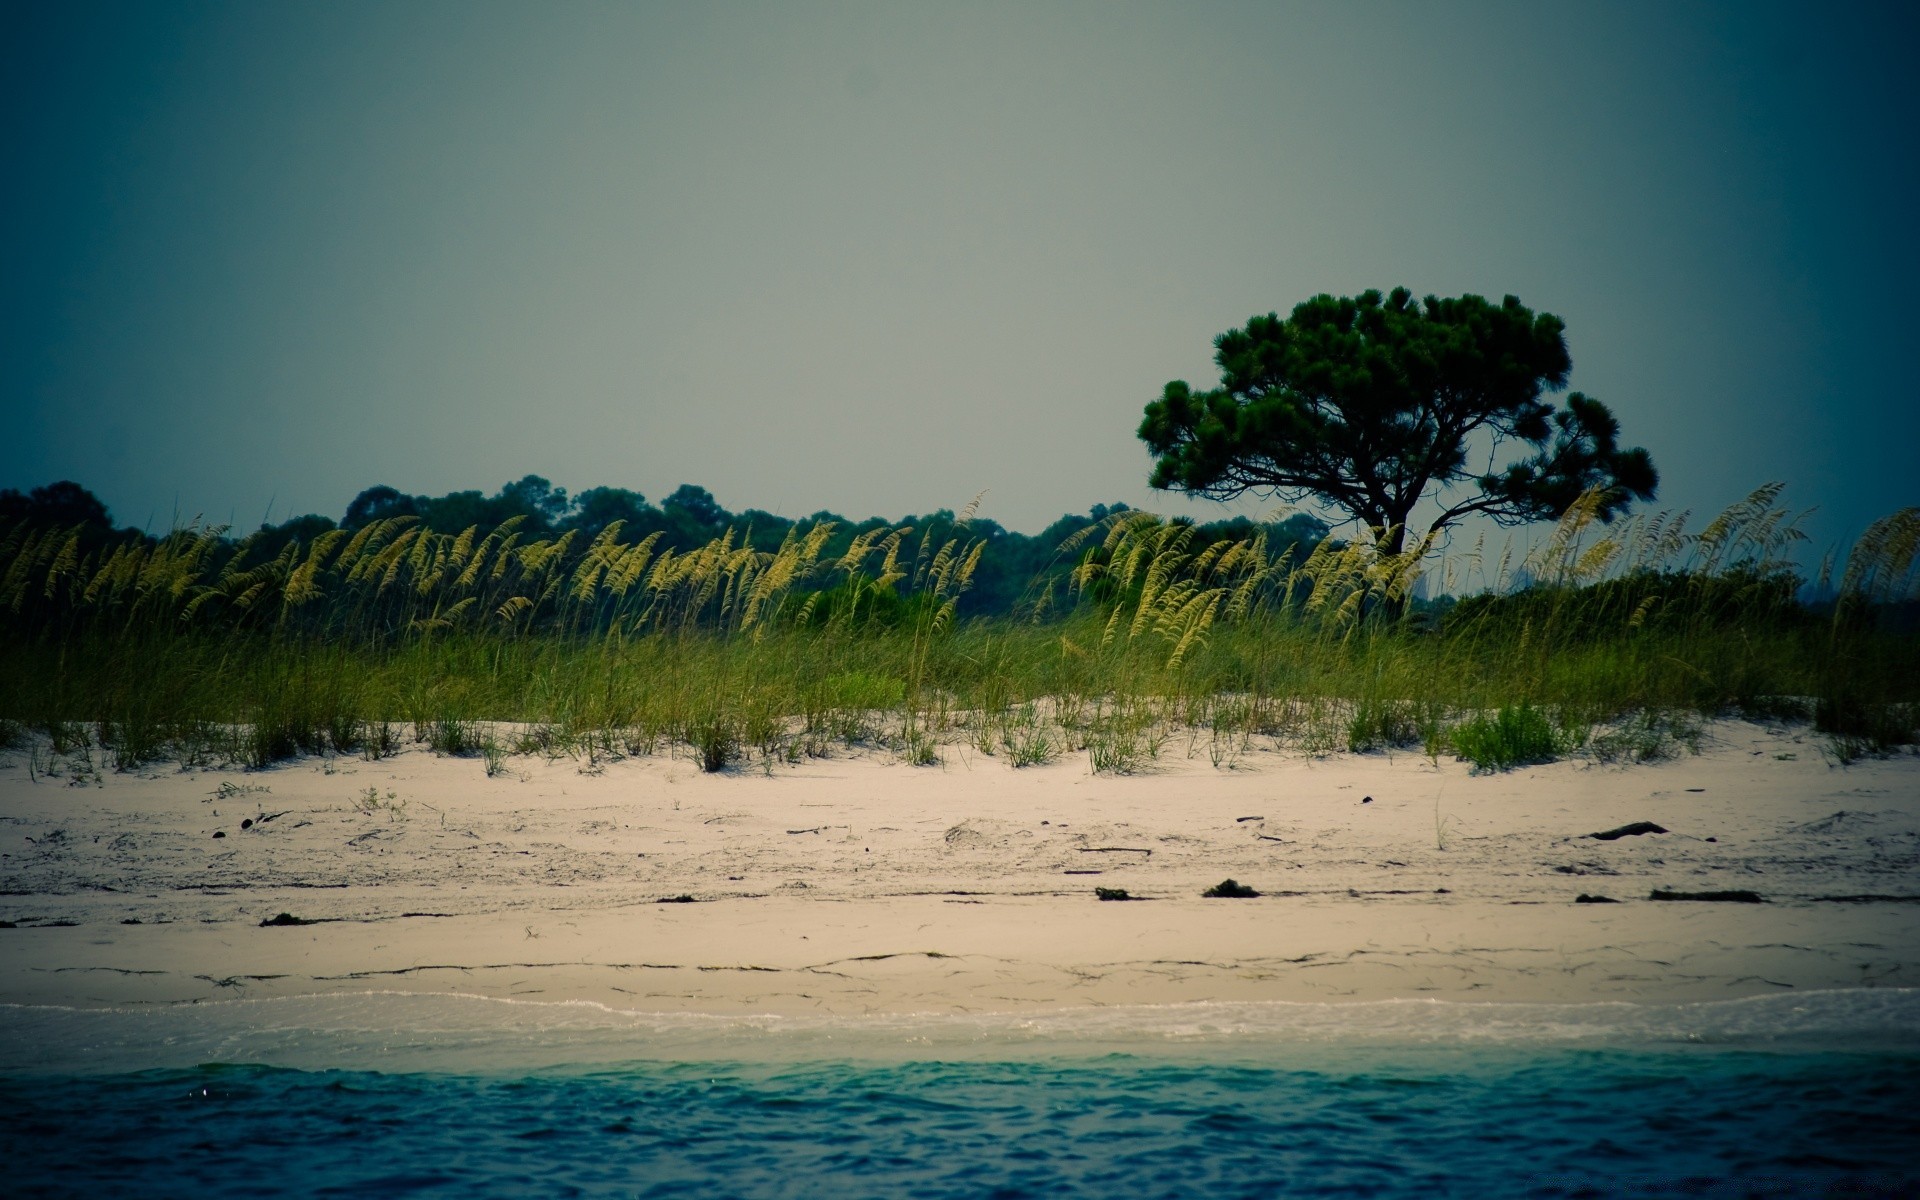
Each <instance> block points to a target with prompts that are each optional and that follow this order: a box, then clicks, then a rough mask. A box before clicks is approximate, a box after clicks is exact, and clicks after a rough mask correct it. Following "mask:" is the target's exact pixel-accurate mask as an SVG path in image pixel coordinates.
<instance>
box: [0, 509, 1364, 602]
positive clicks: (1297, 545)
mask: <svg viewBox="0 0 1920 1200" xmlns="http://www.w3.org/2000/svg"><path fill="white" fill-rule="evenodd" d="M1127 511H1129V510H1128V508H1127V506H1126V505H1124V504H1111V505H1109V504H1096V505H1094V506H1093V507H1092V508H1091V509H1089V510H1088V511H1087V512H1085V513H1082V514H1073V513H1069V514H1066V515H1064V516H1062V517H1061V518H1060V519H1059V520H1057V521H1055V522H1053V523H1052V524H1051V525H1049V526H1047V527H1046V528H1045V529H1043V530H1041V531H1040V532H1039V533H1037V534H1032V535H1029V534H1023V533H1019V532H1017V531H1014V530H1009V529H1007V528H1005V527H1004V526H1002V525H1000V524H999V523H998V522H995V521H992V520H988V519H986V518H983V517H977V516H976V517H973V518H972V519H970V520H968V521H967V522H966V523H965V528H964V529H963V530H956V528H955V526H956V515H955V513H954V512H953V510H951V509H937V510H935V511H933V512H930V513H925V514H909V515H905V516H902V517H899V518H896V519H889V518H884V517H877V516H874V517H867V518H865V519H862V520H853V519H850V518H847V517H844V516H842V515H840V514H838V513H832V512H827V511H821V512H816V513H814V514H812V515H810V516H806V517H801V518H798V519H794V518H788V517H783V516H780V515H778V514H775V513H770V512H766V511H764V510H762V509H754V508H749V509H744V510H741V511H739V512H732V511H729V510H728V509H726V508H725V507H723V506H722V505H721V504H720V503H719V502H718V501H717V500H715V498H714V497H713V494H712V493H711V492H709V491H708V490H707V489H706V488H703V487H698V486H696V485H694V484H682V485H681V486H680V487H679V488H677V489H675V490H674V491H673V492H672V493H670V494H669V495H667V496H666V497H665V498H664V499H662V500H660V501H659V502H658V503H657V504H656V503H653V502H651V501H649V500H648V499H647V497H646V496H644V495H642V494H641V493H639V492H636V491H632V490H630V489H627V488H617V487H595V488H588V489H586V490H585V491H582V492H580V493H579V494H578V495H575V496H569V495H568V493H567V490H566V489H565V488H561V487H556V486H554V485H553V484H552V483H551V482H550V481H549V480H547V479H545V478H542V477H541V476H538V475H527V476H524V477H522V478H521V479H518V480H516V481H513V482H510V483H507V484H504V485H502V486H501V488H500V489H499V490H498V491H496V492H494V493H492V494H491V495H489V494H487V493H484V492H482V491H479V490H478V489H473V490H467V491H458V492H449V493H447V494H445V495H442V496H428V495H414V494H409V493H406V492H402V491H400V490H399V489H397V488H393V487H390V486H386V485H380V486H376V487H370V488H367V489H365V490H364V491H362V492H360V494H358V495H357V496H355V497H354V498H353V500H352V501H351V502H350V503H349V504H348V505H347V507H346V511H345V512H344V513H343V514H342V515H341V517H340V519H339V520H337V521H336V520H335V519H334V518H332V517H329V516H325V515H321V514H317V513H310V514H307V515H304V516H298V517H294V518H292V519H290V520H287V521H284V522H281V523H280V524H277V525H272V524H262V525H261V526H260V527H259V528H258V529H256V530H254V531H252V532H251V533H246V534H242V533H238V532H236V531H233V530H230V529H223V530H219V531H218V532H219V538H218V542H217V545H216V546H215V547H214V550H215V552H216V553H221V554H224V556H225V559H226V561H223V562H220V563H217V564H211V565H214V566H217V567H219V568H221V569H223V570H228V571H229V572H230V573H231V574H233V575H236V576H237V575H239V574H242V573H244V572H247V571H252V570H255V569H257V568H261V567H264V566H266V565H268V564H271V563H274V562H275V561H277V560H281V559H283V558H286V557H288V556H289V550H290V548H291V549H293V550H294V551H295V553H294V554H293V557H296V558H297V557H298V553H297V551H298V549H299V548H302V547H310V546H313V545H314V544H315V543H316V542H317V541H318V540H319V539H321V538H322V537H324V536H326V535H327V534H329V533H332V532H333V531H335V530H343V531H346V532H348V533H351V534H358V533H361V532H362V531H365V530H366V529H367V528H368V527H369V526H372V525H374V524H375V523H378V522H386V521H390V520H392V519H394V518H402V519H405V521H404V523H408V524H416V525H418V526H419V527H420V529H421V530H422V531H423V533H434V534H440V535H446V536H450V537H456V538H457V537H458V536H459V535H461V534H464V533H468V532H469V531H472V534H473V536H474V537H475V538H483V537H485V536H486V535H487V534H489V533H491V532H493V531H494V530H497V529H500V528H501V527H503V526H505V525H507V523H508V522H515V524H514V526H513V529H514V530H515V532H516V533H517V534H518V535H519V537H520V539H521V540H522V541H523V542H528V541H540V540H552V541H556V542H558V541H560V540H561V539H565V552H564V555H563V559H564V561H563V562H561V563H558V564H556V565H557V566H559V567H562V568H564V569H565V570H564V571H563V573H565V574H570V573H571V569H572V568H573V567H574V566H576V565H577V564H578V562H579V560H580V559H582V558H583V557H584V556H585V555H586V554H587V553H588V552H589V548H590V547H592V546H594V545H595V543H596V542H599V543H601V546H602V550H603V551H604V550H605V549H606V547H607V546H608V545H612V546H620V547H633V546H638V545H641V544H643V543H646V542H647V541H648V539H650V538H651V539H653V541H652V552H653V553H654V554H656V555H657V554H659V553H661V552H663V551H672V552H675V553H677V554H686V553H689V552H692V551H695V550H698V549H700V548H702V547H706V546H709V545H711V544H713V543H715V542H716V541H718V540H720V539H723V538H725V537H726V536H727V535H728V534H729V532H731V534H732V535H733V543H734V544H735V545H737V546H741V547H745V548H749V549H752V550H755V551H759V552H761V553H763V554H774V553H776V552H778V551H779V549H780V548H781V546H783V545H785V544H787V543H788V542H789V539H792V538H796V537H798V538H804V537H806V536H807V535H808V534H810V533H812V532H813V531H814V530H816V529H820V528H822V527H828V526H830V527H831V533H830V534H829V535H827V536H826V537H825V539H824V541H823V543H822V544H821V546H820V547H819V550H818V554H817V557H818V559H819V560H820V561H822V562H832V561H836V560H840V559H843V558H845V557H846V556H847V554H848V551H849V550H850V549H852V548H853V547H854V546H855V545H856V544H858V543H859V542H861V540H862V539H866V540H867V541H869V542H873V541H876V540H877V539H878V538H879V537H880V536H882V535H884V534H886V533H888V532H890V531H893V530H898V529H903V528H904V529H909V530H911V531H912V534H913V537H914V539H915V541H916V543H918V542H919V541H921V540H930V541H931V542H932V543H934V544H938V543H940V542H944V541H945V540H947V539H949V538H951V537H953V536H954V535H955V534H956V533H963V534H964V535H965V540H966V541H967V542H968V543H969V544H971V543H973V542H976V541H977V542H979V543H980V551H981V552H980V556H979V560H978V563H977V564H976V567H975V569H974V571H973V574H972V578H971V584H970V586H969V587H968V589H967V590H966V591H965V593H964V594H963V595H962V596H961V597H960V598H959V612H960V614H961V615H963V616H969V617H973V616H1008V615H1013V614H1015V613H1016V612H1018V611H1021V610H1022V606H1023V605H1026V606H1028V609H1029V610H1030V609H1031V607H1032V606H1034V605H1036V604H1046V603H1050V602H1051V601H1054V600H1058V599H1059V598H1060V595H1061V593H1062V592H1063V591H1064V584H1065V581H1066V577H1067V574H1068V572H1069V571H1070V570H1071V569H1072V567H1073V566H1074V559H1073V556H1072V555H1070V554H1063V553H1062V552H1061V547H1062V546H1063V545H1067V544H1069V543H1070V542H1073V540H1074V539H1075V538H1076V537H1080V536H1082V535H1084V534H1085V533H1086V531H1088V530H1090V529H1092V528H1093V527H1095V526H1098V525H1101V524H1103V523H1105V522H1108V521H1109V520H1110V519H1111V518H1113V517H1114V516H1115V515H1117V514H1121V513H1125V512H1127ZM395 523H396V524H400V523H403V522H395ZM1180 523H1181V524H1187V522H1180ZM54 528H58V529H61V530H63V531H67V532H69V533H73V534H77V535H78V536H77V538H76V539H75V550H76V553H77V554H79V555H91V556H93V557H94V558H95V559H96V560H99V559H101V558H102V557H103V555H104V554H105V553H110V552H111V549H112V546H113V544H114V543H130V542H134V541H144V542H146V543H147V544H149V545H151V544H155V543H156V542H158V541H159V540H160V537H163V536H164V534H163V535H159V536H156V535H154V534H151V533H148V532H143V531H140V530H135V529H131V528H125V529H122V528H116V527H115V525H114V522H113V518H112V515H111V513H110V512H109V511H108V509H107V506H106V505H105V504H104V503H102V502H101V501H100V500H99V498H98V497H96V496H94V495H93V493H92V492H90V491H88V490H87V489H86V488H84V487H82V486H81V485H79V484H77V483H74V482H71V481H62V482H59V483H54V484H50V485H48V486H45V487H37V488H34V489H32V490H31V491H30V492H21V491H18V490H15V489H6V490H4V491H0V538H6V537H9V536H11V535H13V534H17V533H21V532H23V531H26V530H31V529H38V530H49V529H54ZM1256 528H1257V527H1256V525H1255V523H1254V522H1252V521H1250V520H1248V519H1247V518H1245V517H1236V518H1234V519H1231V520H1224V521H1213V522H1207V523H1204V524H1197V525H1194V527H1193V533H1192V540H1193V542H1194V544H1195V545H1196V546H1205V545H1208V544H1211V543H1216V542H1220V543H1226V542H1238V541H1242V540H1244V539H1246V538H1247V537H1249V536H1250V535H1251V534H1252V533H1254V532H1255V530H1256ZM610 529H612V530H614V533H613V535H612V536H611V537H610V538H606V537H604V536H603V535H606V534H607V532H608V530H610ZM203 531H204V530H203ZM1327 533H1328V527H1327V525H1326V524H1325V523H1324V522H1322V521H1320V520H1318V519H1316V518H1314V517H1312V516H1309V515H1306V514H1295V515H1293V516H1291V517H1289V518H1288V519H1286V520H1285V521H1283V522H1280V523H1278V524H1277V525H1274V526H1269V527H1266V534H1267V537H1266V544H1267V546H1268V548H1269V550H1270V551H1271V552H1273V553H1276V554H1279V553H1283V552H1286V551H1289V550H1291V551H1292V558H1293V559H1294V560H1295V561H1303V560H1304V558H1305V556H1306V555H1307V554H1308V553H1309V552H1311V550H1312V549H1313V547H1314V546H1316V545H1318V544H1319V543H1320V542H1321V541H1323V540H1324V539H1325V538H1326V537H1327ZM568 535H572V536H571V537H568ZM895 586H896V588H897V590H898V591H899V593H901V594H902V595H903V596H904V595H911V593H912V591H913V587H914V579H913V577H912V576H911V574H909V575H907V576H906V577H904V578H902V579H901V580H899V581H898V583H897V585H895ZM1049 598H1050V599H1049Z"/></svg>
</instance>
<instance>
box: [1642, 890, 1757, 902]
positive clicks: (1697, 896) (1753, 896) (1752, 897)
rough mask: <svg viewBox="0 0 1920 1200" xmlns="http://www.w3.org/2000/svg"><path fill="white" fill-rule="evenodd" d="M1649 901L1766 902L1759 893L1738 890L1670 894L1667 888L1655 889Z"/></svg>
mask: <svg viewBox="0 0 1920 1200" xmlns="http://www.w3.org/2000/svg"><path fill="white" fill-rule="evenodd" d="M1647 899H1649V900H1717V901H1720V902H1721V903H1724V904H1765V903H1766V900H1765V898H1763V897H1762V896H1761V895H1760V893H1759V892H1749V891H1743V890H1739V889H1736V890H1734V891H1729V892H1670V891H1668V890H1667V889H1666V888H1655V889H1653V895H1651V896H1649V897H1647Z"/></svg>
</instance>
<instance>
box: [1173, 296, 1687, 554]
mask: <svg viewBox="0 0 1920 1200" xmlns="http://www.w3.org/2000/svg"><path fill="white" fill-rule="evenodd" d="M1565 329H1566V326H1565V324H1564V323H1563V322H1562V321H1561V320H1560V318H1558V317H1556V316H1553V315H1552V314H1550V313H1540V314H1539V315H1537V316H1536V315H1535V314H1534V313H1533V312H1532V311H1531V310H1530V309H1528V308H1526V307H1525V306H1523V305H1522V304H1521V303H1520V301H1518V300H1517V299H1515V298H1514V297H1512V296H1508V297H1506V299H1505V300H1504V301H1503V302H1502V303H1500V304H1498V305H1495V304H1490V303H1488V302H1487V301H1486V300H1484V299H1482V298H1481V297H1479V296H1472V295H1467V296H1461V297H1459V298H1458V299H1437V298H1435V297H1433V296H1428V297H1427V298H1426V300H1425V301H1424V302H1416V301H1415V300H1414V299H1413V296H1412V294H1411V293H1409V292H1408V291H1407V290H1406V289H1405V288H1396V289H1394V291H1393V293H1392V294H1391V295H1388V296H1386V297H1384V298H1383V297H1382V296H1381V295H1380V293H1379V292H1377V291H1367V292H1362V293H1361V294H1360V295H1358V296H1354V297H1351V298H1348V297H1336V296H1328V295H1321V296H1315V297H1314V298H1313V299H1311V300H1308V301H1307V302H1305V303H1304V304H1301V305H1299V306H1298V307H1297V308H1295V309H1294V310H1293V315H1292V316H1290V317H1288V318H1286V319H1285V320H1282V319H1281V318H1280V317H1279V316H1277V315H1276V314H1273V313H1268V314H1267V315H1266V316H1264V317H1254V318H1252V319H1251V320H1249V321H1248V322H1247V325H1246V328H1244V329H1233V330H1229V331H1227V332H1226V333H1223V334H1221V335H1220V336H1219V337H1218V338H1216V339H1215V340H1214V346H1215V348H1216V353H1215V355H1214V361H1215V362H1217V363H1218V364H1219V366H1220V386H1219V387H1218V388H1215V389H1213V390H1211V391H1204V392H1196V391H1194V390H1193V389H1192V388H1191V387H1189V386H1188V385H1187V384H1186V383H1185V382H1182V381H1179V380H1175V381H1174V382H1172V383H1169V384H1167V386H1166V389H1165V390H1164V391H1163V392H1162V394H1161V396H1160V398H1159V399H1158V400H1155V401H1153V402H1152V403H1150V404H1148V405H1147V409H1146V418H1145V419H1144V420H1143V421H1141V423H1140V429H1139V435H1140V438H1141V440H1142V441H1144V442H1146V444H1147V447H1148V448H1149V449H1150V450H1151V451H1152V452H1153V454H1154V455H1155V456H1156V461H1155V462H1154V465H1153V474H1152V477H1151V483H1152V484H1153V486H1154V487H1157V488H1167V489H1177V490H1180V491H1185V492H1189V493H1192V494H1195V495H1201V496H1210V497H1212V498H1214V499H1219V500H1226V499H1232V498H1234V497H1236V496H1239V495H1242V494H1243V493H1246V492H1249V491H1254V492H1265V493H1270V494H1272V495H1274V496H1277V497H1278V498H1280V499H1282V500H1285V501H1287V502H1289V503H1298V502H1300V501H1302V500H1305V499H1307V498H1308V497H1317V498H1318V499H1320V500H1322V501H1324V502H1326V503H1327V504H1328V505H1330V506H1332V507H1335V508H1338V509H1342V510H1344V511H1346V512H1347V513H1348V514H1349V515H1350V516H1351V517H1352V518H1353V519H1354V520H1356V521H1359V522H1360V523H1361V524H1363V525H1365V526H1366V527H1367V528H1368V529H1369V530H1371V531H1372V532H1373V536H1374V540H1375V544H1376V545H1378V546H1379V548H1380V549H1382V550H1384V551H1386V552H1388V553H1394V554H1397V553H1399V552H1400V551H1401V550H1402V549H1403V548H1404V547H1405V544H1406V537H1407V532H1408V525H1407V523H1408V521H1409V519H1410V518H1411V517H1412V515H1413V512H1414V509H1415V508H1416V507H1417V506H1419V505H1420V504H1421V503H1422V502H1423V501H1429V500H1430V501H1433V502H1435V503H1438V504H1439V505H1440V506H1441V508H1440V513H1439V515H1438V516H1437V517H1435V518H1434V519H1433V521H1432V522H1431V523H1430V524H1429V525H1428V527H1427V531H1428V533H1429V534H1438V533H1439V532H1440V531H1441V530H1443V529H1446V528H1447V527H1449V526H1451V525H1452V524H1454V523H1455V522H1457V521H1459V520H1460V519H1462V518H1464V517H1467V516H1471V515H1473V514H1480V515H1483V516H1487V517H1491V518H1492V519H1494V520H1495V521H1498V522H1500V523H1501V524H1503V525H1518V524H1523V523H1525V522H1528V521H1537V520H1544V519H1550V518H1554V517H1558V516H1559V515H1560V514H1561V513H1563V512H1565V511H1566V509H1567V507H1568V506H1569V505H1570V504H1572V503H1573V501H1574V500H1575V499H1577V498H1578V497H1579V496H1580V495H1581V494H1582V493H1583V492H1586V491H1587V490H1589V489H1593V488H1599V489H1601V491H1602V497H1601V504H1600V512H1599V515H1600V516H1601V517H1602V519H1610V518H1612V517H1613V516H1615V515H1616V514H1618V513H1620V512H1621V511H1624V510H1625V509H1626V507H1627V506H1628V505H1629V504H1631V503H1632V502H1633V501H1634V500H1635V499H1641V500H1651V499H1652V498H1653V494H1654V489H1655V487H1656V486H1657V485H1658V483H1659V476H1658V475H1657V474H1656V473H1655V471H1654V469H1653V460H1652V458H1650V457H1649V456H1648V454H1647V452H1646V451H1645V450H1641V449H1628V450H1622V449H1621V448H1620V447H1619V434H1620V425H1619V422H1618V421H1616V420H1615V419H1614V417H1613V414H1612V413H1611V412H1609V411H1608V410H1607V407H1606V405H1604V404H1602V403H1600V402H1599V401H1598V400H1595V399H1593V398H1591V397H1589V396H1585V395H1582V394H1581V393H1579V392H1573V393H1570V394H1569V395H1568V396H1567V403H1566V407H1565V408H1562V409H1559V410H1556V409H1555V408H1554V406H1553V405H1552V404H1551V403H1549V402H1547V401H1545V400H1543V399H1541V396H1542V394H1543V393H1545V392H1548V391H1558V390H1560V389H1561V388H1563V387H1565V386H1566V383H1567V375H1568V372H1569V371H1570V370H1571V369H1572V365H1573V363H1572V360H1571V359H1570V358H1569V357H1568V356H1567V343H1566V336H1565ZM1514 454H1521V455H1524V456H1523V457H1519V458H1516V459H1513V460H1512V461H1508V462H1506V463H1505V464H1504V465H1501V463H1502V459H1504V458H1509V457H1511V456H1512V455H1514ZM1473 464H1484V467H1485V469H1484V470H1483V471H1478V472H1476V471H1475V469H1474V465H1473ZM1469 485H1471V489H1472V490H1471V491H1470V492H1469V494H1467V495H1465V496H1460V495H1459V491H1460V489H1462V488H1464V487H1467V486H1469Z"/></svg>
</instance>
